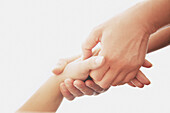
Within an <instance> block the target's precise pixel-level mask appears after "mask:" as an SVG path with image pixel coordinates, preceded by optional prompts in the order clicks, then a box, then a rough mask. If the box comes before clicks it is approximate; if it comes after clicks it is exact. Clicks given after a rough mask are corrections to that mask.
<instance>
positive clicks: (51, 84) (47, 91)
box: [18, 76, 65, 112]
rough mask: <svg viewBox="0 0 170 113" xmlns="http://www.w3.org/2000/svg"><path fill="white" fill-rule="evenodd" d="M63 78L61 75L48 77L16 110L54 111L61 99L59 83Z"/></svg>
mask: <svg viewBox="0 0 170 113" xmlns="http://www.w3.org/2000/svg"><path fill="white" fill-rule="evenodd" d="M64 79H65V78H64V77H63V76H52V77H50V78H49V79H48V80H47V81H46V82H45V84H44V85H43V86H41V87H40V88H39V89H38V91H36V93H35V94H34V95H33V96H32V97H31V98H30V99H29V100H28V101H27V102H26V103H25V104H24V105H23V106H22V107H21V108H20V109H19V110H18V111H19V112H25V111H30V112H56V110H57V109H58V107H59V105H60V103H61V101H62V99H63V96H62V94H61V92H60V83H61V82H63V81H64Z"/></svg>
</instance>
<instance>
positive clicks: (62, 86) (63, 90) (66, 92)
mask: <svg viewBox="0 0 170 113" xmlns="http://www.w3.org/2000/svg"><path fill="white" fill-rule="evenodd" d="M60 91H61V93H62V95H63V96H64V97H65V98H66V99H68V100H74V98H75V97H74V96H73V95H72V94H71V93H70V92H69V90H68V89H67V88H66V86H65V84H64V82H62V83H61V84H60Z"/></svg>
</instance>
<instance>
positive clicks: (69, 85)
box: [64, 79, 83, 97]
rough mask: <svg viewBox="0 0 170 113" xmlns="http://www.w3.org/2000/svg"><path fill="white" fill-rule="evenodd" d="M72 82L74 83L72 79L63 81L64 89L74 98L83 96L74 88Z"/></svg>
mask: <svg viewBox="0 0 170 113" xmlns="http://www.w3.org/2000/svg"><path fill="white" fill-rule="evenodd" d="M73 82H74V80H72V79H66V80H65V81H64V83H65V85H66V88H67V89H68V90H69V92H70V93H71V94H72V95H73V96H75V97H80V96H83V93H82V92H81V91H80V90H78V89H77V88H76V87H74V85H73Z"/></svg>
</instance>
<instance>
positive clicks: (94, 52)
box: [93, 47, 102, 56]
mask: <svg viewBox="0 0 170 113" xmlns="http://www.w3.org/2000/svg"><path fill="white" fill-rule="evenodd" d="M100 50H101V48H100V47H99V48H96V49H95V50H94V51H93V56H97V55H98V54H99V52H100ZM101 56H102V55H101Z"/></svg>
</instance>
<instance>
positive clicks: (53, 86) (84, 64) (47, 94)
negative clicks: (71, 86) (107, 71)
mask: <svg viewBox="0 0 170 113" xmlns="http://www.w3.org/2000/svg"><path fill="white" fill-rule="evenodd" d="M103 63H104V57H102V56H94V57H91V58H89V59H87V60H81V59H78V60H75V61H74V62H71V63H69V64H68V65H67V66H66V68H65V70H64V72H63V73H62V74H60V76H52V77H50V78H49V79H48V80H47V82H46V83H45V84H44V85H42V86H41V87H40V88H39V89H38V91H37V92H36V93H35V94H34V95H33V96H32V97H31V98H30V99H29V100H28V101H27V102H26V103H25V104H24V105H23V106H22V107H21V108H20V109H19V110H18V112H24V113H25V112H55V111H56V110H57V109H58V107H59V105H60V103H61V101H62V99H63V95H62V94H61V92H60V83H62V82H63V81H64V80H65V79H66V78H73V79H80V80H85V79H86V78H87V77H88V75H89V71H90V70H91V69H96V68H99V67H100V66H102V65H103Z"/></svg>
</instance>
